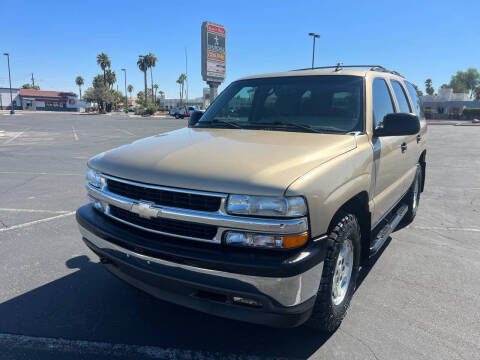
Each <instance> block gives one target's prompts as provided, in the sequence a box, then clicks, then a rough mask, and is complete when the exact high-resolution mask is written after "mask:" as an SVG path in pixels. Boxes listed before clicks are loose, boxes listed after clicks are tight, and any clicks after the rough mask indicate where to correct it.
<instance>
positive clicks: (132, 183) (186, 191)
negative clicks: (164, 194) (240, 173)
mask: <svg viewBox="0 0 480 360" xmlns="http://www.w3.org/2000/svg"><path fill="white" fill-rule="evenodd" d="M99 176H101V177H104V178H105V179H110V180H113V181H118V182H121V183H125V184H129V185H134V186H139V187H144V188H147V189H156V190H166V191H172V192H179V193H186V194H193V195H204V196H212V197H221V198H226V197H227V196H228V194H222V193H216V192H208V191H198V190H187V189H180V188H171V187H167V186H161V185H150V184H145V183H140V182H136V181H131V180H125V179H121V178H117V177H115V176H110V175H106V174H102V173H99ZM107 188H108V185H107Z"/></svg>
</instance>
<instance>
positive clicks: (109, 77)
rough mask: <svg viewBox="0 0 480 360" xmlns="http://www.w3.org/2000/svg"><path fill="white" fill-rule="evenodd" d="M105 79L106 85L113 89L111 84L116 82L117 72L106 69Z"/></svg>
mask: <svg viewBox="0 0 480 360" xmlns="http://www.w3.org/2000/svg"><path fill="white" fill-rule="evenodd" d="M105 79H106V82H107V84H108V86H109V87H110V88H111V89H113V84H115V83H116V82H117V74H115V71H112V70H110V69H108V70H107V71H106V72H105Z"/></svg>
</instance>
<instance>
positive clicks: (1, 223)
mask: <svg viewBox="0 0 480 360" xmlns="http://www.w3.org/2000/svg"><path fill="white" fill-rule="evenodd" d="M0 225H2V227H3V228H5V229H6V228H7V227H8V226H7V225H6V224H5V223H4V222H3V221H2V220H1V219H0Z"/></svg>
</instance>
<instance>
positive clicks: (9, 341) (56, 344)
mask: <svg viewBox="0 0 480 360" xmlns="http://www.w3.org/2000/svg"><path fill="white" fill-rule="evenodd" d="M0 342H1V343H2V344H3V345H6V346H8V347H9V348H11V349H15V348H20V349H22V348H25V349H32V350H38V351H47V352H52V353H55V354H58V355H60V356H61V355H62V354H65V355H66V354H72V353H75V354H84V355H85V356H86V358H88V357H89V356H93V355H105V356H108V357H111V358H113V357H115V358H117V357H118V358H121V359H126V358H138V357H139V356H141V357H142V358H145V359H171V360H176V359H200V360H202V359H203V360H207V359H232V360H242V359H249V360H259V359H278V357H270V356H267V357H263V356H262V357H260V356H256V355H235V354H228V353H220V352H215V353H211V352H206V351H202V350H188V349H176V348H161V347H158V346H146V345H131V344H114V343H106V342H99V341H87V340H68V339H62V338H47V337H39V336H28V335H16V334H0ZM66 358H68V357H66Z"/></svg>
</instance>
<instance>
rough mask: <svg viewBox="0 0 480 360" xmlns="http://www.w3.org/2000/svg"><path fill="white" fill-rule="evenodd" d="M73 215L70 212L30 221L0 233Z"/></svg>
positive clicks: (72, 212)
mask: <svg viewBox="0 0 480 360" xmlns="http://www.w3.org/2000/svg"><path fill="white" fill-rule="evenodd" d="M73 214H75V211H70V212H68V213H65V214H61V215H57V216H52V217H49V218H46V219H40V220H35V221H30V222H27V223H23V224H18V225H13V226H10V227H6V228H3V229H0V232H5V231H10V230H17V229H22V228H24V227H28V226H32V225H36V224H41V223H44V222H47V221H52V220H56V219H61V218H64V217H66V216H70V215H73Z"/></svg>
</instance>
